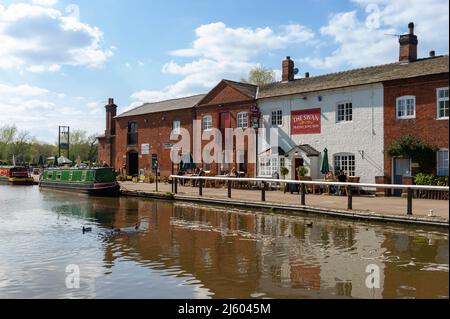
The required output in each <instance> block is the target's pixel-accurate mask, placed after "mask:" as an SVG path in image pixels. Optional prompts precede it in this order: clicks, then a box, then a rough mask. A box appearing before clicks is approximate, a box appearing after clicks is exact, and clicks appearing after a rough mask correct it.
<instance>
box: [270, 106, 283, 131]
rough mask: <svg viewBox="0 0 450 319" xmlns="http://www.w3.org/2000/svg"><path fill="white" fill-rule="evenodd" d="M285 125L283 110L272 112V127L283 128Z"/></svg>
mask: <svg viewBox="0 0 450 319" xmlns="http://www.w3.org/2000/svg"><path fill="white" fill-rule="evenodd" d="M280 113H281V116H280ZM274 115H275V118H276V120H275V124H274ZM279 120H280V121H279ZM280 122H281V123H280ZM283 123H284V119H283V110H282V109H274V110H272V111H271V112H270V126H271V127H281V126H283Z"/></svg>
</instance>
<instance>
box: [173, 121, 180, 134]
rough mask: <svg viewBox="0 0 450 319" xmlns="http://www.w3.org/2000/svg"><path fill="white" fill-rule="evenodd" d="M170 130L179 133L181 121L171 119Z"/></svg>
mask: <svg viewBox="0 0 450 319" xmlns="http://www.w3.org/2000/svg"><path fill="white" fill-rule="evenodd" d="M172 130H173V133H174V134H180V133H181V121H180V120H173V124H172Z"/></svg>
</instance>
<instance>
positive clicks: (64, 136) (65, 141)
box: [58, 126, 70, 158]
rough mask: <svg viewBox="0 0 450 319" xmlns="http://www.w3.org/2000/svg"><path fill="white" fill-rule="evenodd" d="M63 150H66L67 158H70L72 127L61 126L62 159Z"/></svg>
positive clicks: (59, 151)
mask: <svg viewBox="0 0 450 319" xmlns="http://www.w3.org/2000/svg"><path fill="white" fill-rule="evenodd" d="M61 150H66V151H67V158H69V157H70V127H68V126H59V130H58V157H61Z"/></svg>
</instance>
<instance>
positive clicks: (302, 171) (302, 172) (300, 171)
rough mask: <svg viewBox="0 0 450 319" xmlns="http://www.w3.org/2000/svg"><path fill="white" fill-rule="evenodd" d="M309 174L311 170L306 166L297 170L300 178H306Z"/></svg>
mask: <svg viewBox="0 0 450 319" xmlns="http://www.w3.org/2000/svg"><path fill="white" fill-rule="evenodd" d="M308 173H309V170H308V169H307V168H306V167H305V166H300V167H299V168H297V174H298V176H302V177H303V176H306V175H307V174H308Z"/></svg>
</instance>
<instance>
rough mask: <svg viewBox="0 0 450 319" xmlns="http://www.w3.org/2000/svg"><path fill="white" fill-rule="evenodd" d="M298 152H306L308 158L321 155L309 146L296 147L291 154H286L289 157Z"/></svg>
mask: <svg viewBox="0 0 450 319" xmlns="http://www.w3.org/2000/svg"><path fill="white" fill-rule="evenodd" d="M297 150H301V151H302V152H304V153H305V154H306V156H319V155H320V152H319V151H318V150H316V149H315V148H314V147H312V146H311V145H309V144H303V145H298V146H295V147H294V148H292V149H291V150H290V151H289V152H286V155H289V154H291V153H292V152H294V151H297Z"/></svg>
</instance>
